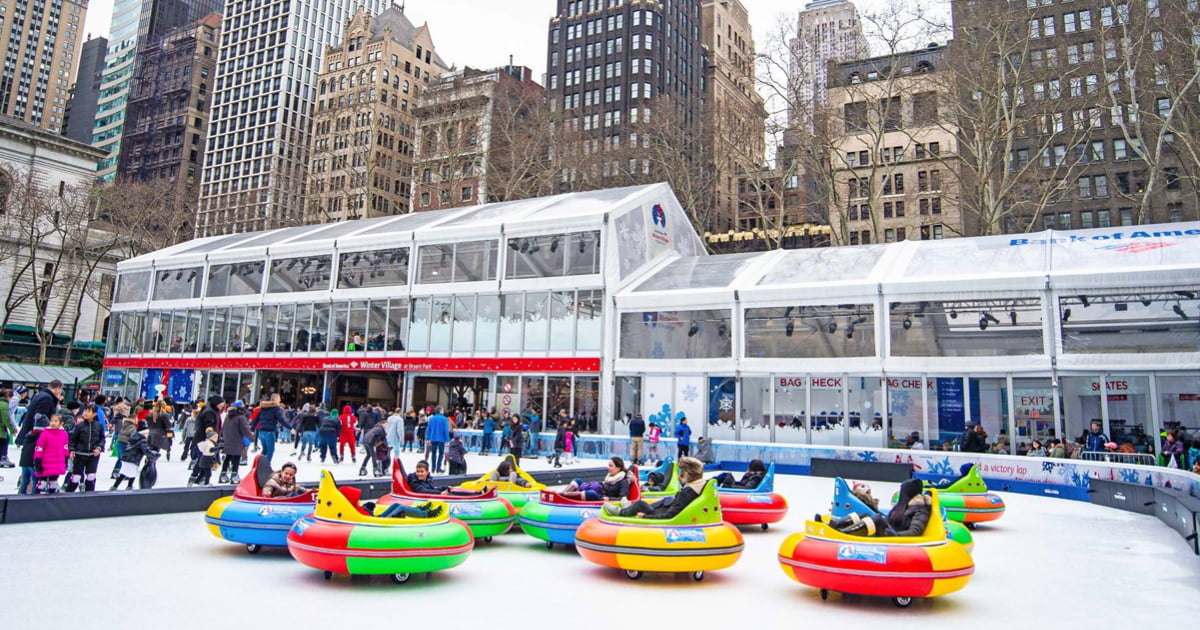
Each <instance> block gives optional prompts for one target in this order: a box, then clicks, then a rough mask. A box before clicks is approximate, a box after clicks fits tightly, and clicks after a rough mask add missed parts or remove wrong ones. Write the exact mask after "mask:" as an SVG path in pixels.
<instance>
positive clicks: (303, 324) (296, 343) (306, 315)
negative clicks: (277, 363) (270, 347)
mask: <svg viewBox="0 0 1200 630" xmlns="http://www.w3.org/2000/svg"><path fill="white" fill-rule="evenodd" d="M312 315H313V307H312V304H297V305H296V319H295V322H294V324H293V326H292V328H291V329H289V328H282V329H280V331H279V334H281V335H283V334H288V335H290V336H289V337H287V338H286V341H287V342H288V343H287V345H285V344H284V343H280V342H276V344H275V345H276V348H278V349H279V351H280V352H287V351H289V350H290V351H292V352H309V351H310V350H311V349H312V342H313V334H312Z"/></svg>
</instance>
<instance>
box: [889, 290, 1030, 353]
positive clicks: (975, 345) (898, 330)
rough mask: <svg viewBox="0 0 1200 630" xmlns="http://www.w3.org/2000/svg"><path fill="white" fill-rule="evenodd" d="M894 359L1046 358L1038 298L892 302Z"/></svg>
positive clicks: (891, 318)
mask: <svg viewBox="0 0 1200 630" xmlns="http://www.w3.org/2000/svg"><path fill="white" fill-rule="evenodd" d="M889 313H890V322H891V324H890V325H891V331H892V333H891V334H892V349H891V352H892V356H909V357H929V356H941V357H964V356H1013V355H1031V354H1042V353H1043V351H1044V344H1043V343H1042V304H1041V300H1039V299H1038V298H1013V299H996V300H961V301H945V302H893V303H891V305H890V306H889Z"/></svg>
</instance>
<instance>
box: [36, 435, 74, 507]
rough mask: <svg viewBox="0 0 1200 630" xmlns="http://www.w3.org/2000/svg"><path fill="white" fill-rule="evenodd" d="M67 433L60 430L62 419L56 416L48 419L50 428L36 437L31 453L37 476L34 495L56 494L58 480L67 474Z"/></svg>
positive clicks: (68, 452) (68, 453)
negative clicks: (35, 444)
mask: <svg viewBox="0 0 1200 630" xmlns="http://www.w3.org/2000/svg"><path fill="white" fill-rule="evenodd" d="M67 439H68V436H67V432H66V431H65V430H63V428H62V419H61V418H59V417H58V416H57V415H56V416H52V417H51V418H50V428H48V429H46V430H45V431H42V434H41V435H39V436H38V440H37V446H36V447H35V448H34V451H33V468H34V473H35V474H36V475H37V485H35V486H34V491H33V493H34V494H38V493H41V492H44V493H46V494H56V493H57V492H58V478H59V477H60V476H62V475H64V474H66V472H67V457H68V456H69V455H70V449H69V448H68V447H67Z"/></svg>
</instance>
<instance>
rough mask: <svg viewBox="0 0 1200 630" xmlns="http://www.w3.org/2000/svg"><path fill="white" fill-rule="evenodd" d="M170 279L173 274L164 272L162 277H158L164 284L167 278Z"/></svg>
mask: <svg viewBox="0 0 1200 630" xmlns="http://www.w3.org/2000/svg"><path fill="white" fill-rule="evenodd" d="M170 277H171V272H170V271H164V272H162V275H161V276H159V277H158V281H159V282H162V281H163V280H166V279H167V278H170Z"/></svg>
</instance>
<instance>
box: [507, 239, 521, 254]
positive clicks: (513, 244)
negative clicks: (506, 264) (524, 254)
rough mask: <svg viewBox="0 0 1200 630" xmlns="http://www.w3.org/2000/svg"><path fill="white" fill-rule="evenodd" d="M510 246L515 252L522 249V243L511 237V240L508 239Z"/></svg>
mask: <svg viewBox="0 0 1200 630" xmlns="http://www.w3.org/2000/svg"><path fill="white" fill-rule="evenodd" d="M508 247H509V249H511V250H513V251H514V252H515V251H520V249H521V244H520V243H518V242H517V241H516V240H514V239H509V241H508Z"/></svg>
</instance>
